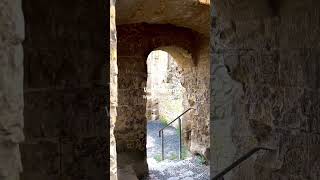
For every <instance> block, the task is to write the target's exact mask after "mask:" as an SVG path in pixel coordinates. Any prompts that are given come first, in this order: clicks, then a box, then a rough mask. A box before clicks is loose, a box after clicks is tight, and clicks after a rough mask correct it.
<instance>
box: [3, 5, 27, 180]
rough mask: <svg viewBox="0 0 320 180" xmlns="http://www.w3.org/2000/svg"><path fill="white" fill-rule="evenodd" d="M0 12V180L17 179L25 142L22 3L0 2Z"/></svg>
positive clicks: (20, 169)
mask: <svg viewBox="0 0 320 180" xmlns="http://www.w3.org/2000/svg"><path fill="white" fill-rule="evenodd" d="M0 12H1V13H0V152H1V153H0V179H3V180H18V179H19V173H20V172H21V171H22V165H21V159H20V150H19V143H21V142H22V141H23V140H24V135H23V93H22V92H23V49H22V45H21V43H22V41H23V39H24V26H23V24H24V22H23V21H24V18H23V14H22V7H21V1H20V0H14V1H12V0H3V1H0Z"/></svg>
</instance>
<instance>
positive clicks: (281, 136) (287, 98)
mask: <svg viewBox="0 0 320 180" xmlns="http://www.w3.org/2000/svg"><path fill="white" fill-rule="evenodd" d="M212 4H213V5H214V8H213V9H212V11H215V12H216V13H214V12H213V13H212V15H213V16H214V17H212V18H213V20H214V23H213V24H212V31H211V52H212V55H211V59H212V64H211V69H212V70H211V77H212V81H211V82H212V85H211V104H212V106H211V114H212V116H211V130H212V131H211V133H212V134H211V140H212V141H211V148H212V149H211V160H212V161H211V162H212V165H211V174H212V175H214V174H216V173H217V172H218V171H220V170H221V169H222V168H225V167H226V166H227V165H229V164H230V163H231V162H233V161H234V160H235V159H237V158H239V157H240V156H241V155H242V154H244V153H245V152H247V151H249V150H250V149H251V148H253V147H256V146H267V147H271V148H274V149H275V150H274V151H272V152H264V151H261V152H259V153H258V154H256V155H255V156H253V157H251V158H250V159H249V160H248V161H246V162H245V163H244V164H242V165H241V166H239V167H238V168H236V169H234V170H233V171H232V172H231V173H229V174H228V175H226V176H225V179H233V180H237V179H263V180H267V179H319V173H316V172H315V169H317V168H318V167H319V166H318V165H317V164H318V163H317V162H315V161H314V160H315V159H317V158H316V155H314V154H317V152H318V151H319V146H318V144H319V141H318V134H317V133H318V131H319V126H318V124H319V123H318V120H317V118H318V117H319V110H318V107H319V102H320V101H319V78H318V74H319V61H317V60H316V57H317V55H318V54H319V48H318V44H315V43H314V42H315V41H318V40H319V38H320V37H319V33H316V32H317V31H318V28H315V26H317V27H318V26H319V19H320V13H319V12H320V9H319V2H316V1H311V0H310V1H304V2H303V3H301V2H298V1H285V0H283V1H279V2H278V1H277V2H273V3H271V1H250V0H241V1H237V3H234V4H230V3H229V4H228V3H225V2H224V1H220V0H215V1H213V3H212Z"/></svg>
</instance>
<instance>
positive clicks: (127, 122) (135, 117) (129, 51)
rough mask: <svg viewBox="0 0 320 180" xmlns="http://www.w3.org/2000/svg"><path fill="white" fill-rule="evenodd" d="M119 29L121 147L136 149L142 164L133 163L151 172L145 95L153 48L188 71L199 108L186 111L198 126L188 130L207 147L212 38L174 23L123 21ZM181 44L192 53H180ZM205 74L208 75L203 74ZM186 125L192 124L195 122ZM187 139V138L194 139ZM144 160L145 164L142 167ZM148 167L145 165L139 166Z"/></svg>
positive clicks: (202, 149)
mask: <svg viewBox="0 0 320 180" xmlns="http://www.w3.org/2000/svg"><path fill="white" fill-rule="evenodd" d="M117 32H118V67H119V74H118V77H119V79H118V82H119V89H118V97H119V107H118V118H117V122H116V128H115V136H116V141H117V151H118V153H119V152H132V153H135V157H138V160H134V162H139V164H140V165H133V167H137V168H136V173H137V174H139V175H143V174H145V173H146V172H147V165H146V163H145V158H146V142H145V141H146V122H147V120H146V99H145V98H144V95H145V92H144V88H145V86H146V83H147V64H146V60H147V57H148V55H149V53H150V52H151V51H153V50H155V49H161V50H164V51H167V52H168V53H170V54H171V55H173V57H174V58H175V59H176V60H177V63H178V64H180V65H181V66H183V67H185V68H186V70H185V72H183V73H185V77H188V78H185V79H184V83H185V85H186V88H190V90H189V96H188V98H189V99H190V101H192V103H193V104H192V106H196V107H197V108H198V110H197V112H196V113H190V114H193V115H192V116H190V117H186V119H189V121H190V122H195V123H192V127H193V128H195V131H193V129H192V132H193V133H191V136H190V137H191V139H192V138H194V139H193V144H194V146H193V147H194V150H195V151H197V152H198V153H200V154H204V152H205V151H206V149H208V147H209V127H208V123H209V118H208V116H209V113H208V112H209V102H208V96H209V93H208V92H209V91H208V90H209V58H208V44H209V42H208V38H207V41H205V39H206V38H204V37H203V38H200V37H202V36H201V35H199V34H198V33H196V32H193V31H191V30H189V29H185V28H181V27H176V26H172V25H149V24H130V25H121V26H117ZM173 39H174V41H173ZM202 39H203V40H202ZM199 47H201V48H199ZM178 49H184V51H186V52H187V53H188V54H189V55H190V54H191V55H192V56H190V58H185V55H183V54H181V53H180V51H179V50H178ZM206 53H207V54H206ZM181 57H184V58H181ZM203 76H205V77H207V79H204V78H203ZM206 80H207V81H206ZM187 84H188V85H187ZM187 91H188V90H187ZM199 114H200V115H199ZM197 115H198V116H197ZM198 117H199V118H198ZM186 130H191V126H190V128H189V129H186ZM185 139H186V141H190V140H191V139H187V138H185ZM200 146H201V147H200ZM203 146H205V147H203ZM118 158H119V156H118ZM120 161H121V160H119V159H118V163H119V165H118V166H121V164H122V165H123V164H125V162H122V161H121V162H120ZM126 162H127V161H126ZM141 166H143V168H140V167H141ZM144 169H145V171H143V172H141V170H144ZM137 171H139V172H137ZM139 175H138V176H139Z"/></svg>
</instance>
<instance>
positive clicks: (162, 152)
mask: <svg viewBox="0 0 320 180" xmlns="http://www.w3.org/2000/svg"><path fill="white" fill-rule="evenodd" d="M163 138H164V137H163V131H161V157H162V160H164V147H163V141H164V139H163Z"/></svg>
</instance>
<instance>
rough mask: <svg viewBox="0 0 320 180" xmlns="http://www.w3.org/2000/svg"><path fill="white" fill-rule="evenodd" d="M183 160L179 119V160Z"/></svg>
mask: <svg viewBox="0 0 320 180" xmlns="http://www.w3.org/2000/svg"><path fill="white" fill-rule="evenodd" d="M181 159H182V142H181V118H179V160H181Z"/></svg>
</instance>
